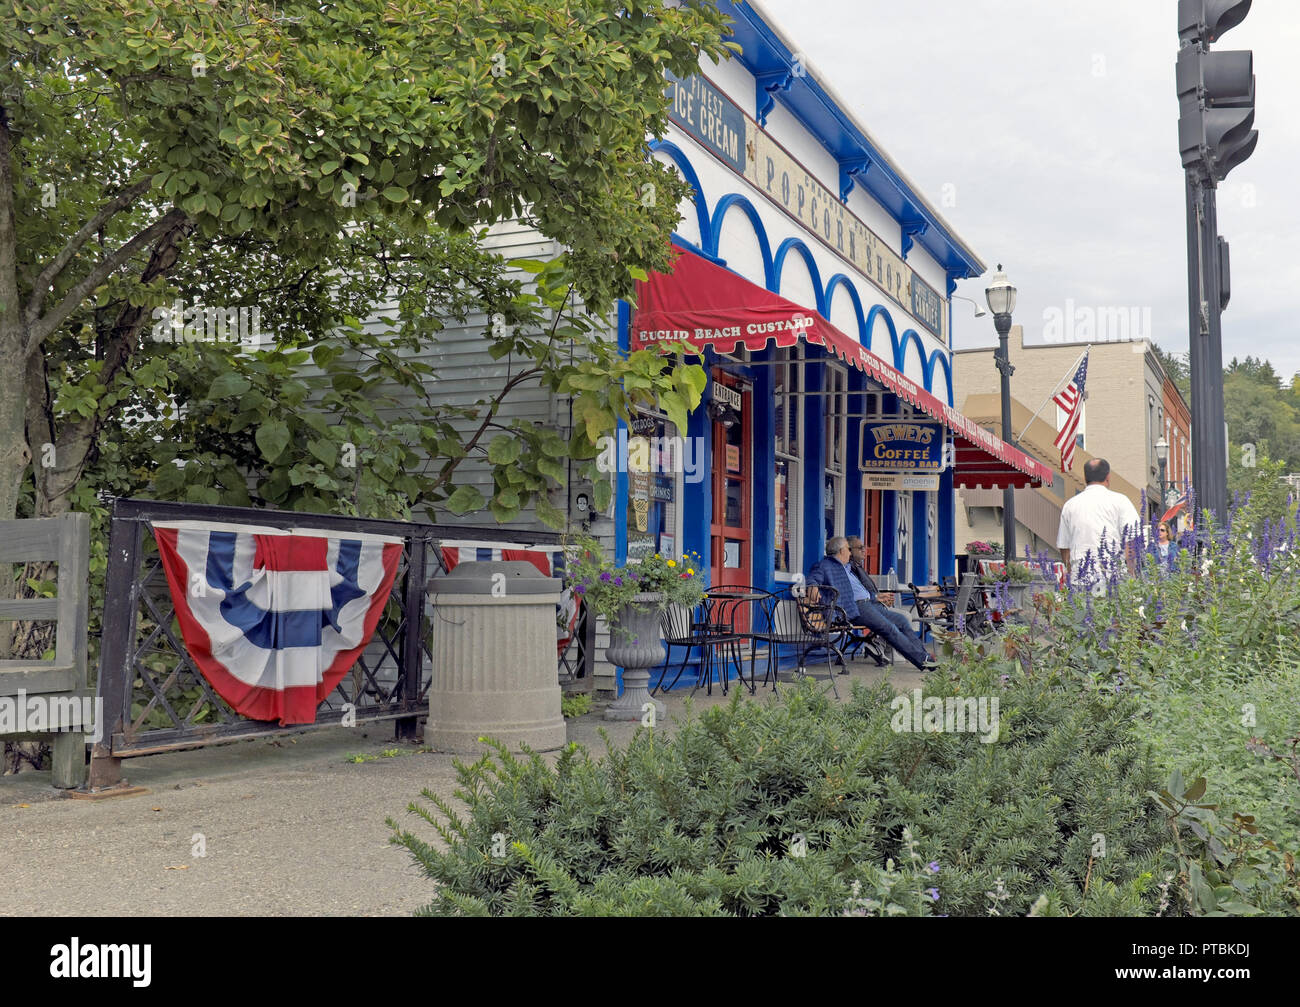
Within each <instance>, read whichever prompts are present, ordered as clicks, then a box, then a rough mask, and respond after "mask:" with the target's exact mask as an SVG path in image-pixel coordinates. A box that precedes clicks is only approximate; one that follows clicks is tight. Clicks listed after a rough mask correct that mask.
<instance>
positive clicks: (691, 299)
mask: <svg viewBox="0 0 1300 1007" xmlns="http://www.w3.org/2000/svg"><path fill="white" fill-rule="evenodd" d="M675 251H677V252H678V253H679V254H678V257H677V260H676V262H675V263H674V265H673V272H672V273H671V274H666V273H653V274H651V276H650V278H649V279H648V280H645V281H643V282H639V283H638V284H637V304H638V307H637V310H636V311H635V313H634V314H633V316H632V335H631V345H632V349H634V350H640V349H645V348H646V347H648V346H652V345H654V344H655V343H662V342H670V341H673V340H681V341H683V342H687V343H690V344H691V345H692V346H697V347H699V348H701V349H703V348H704V347H712V348H713V349H714V350H717V351H718V352H720V353H734V352H735V351H736V348H737V347H738V346H744V347H745V348H746V349H748V350H750V351H751V352H757V351H759V350H762V349H764V348H765V347H767V346H769V345H772V344H775V345H776V346H782V347H785V346H794V345H795V343H797V342H798V341H799V340H800V339H803V340H804V341H805V342H808V343H812V344H813V345H814V346H821V347H823V348H824V349H825V350H826V351H827V352H828V353H830V354H831V355H833V356H835V357H837V358H839V359H840V360H842V361H843V362H844V363H846V364H848V365H849V366H851V367H855V368H857V369H858V370H859V371H862V372H863V373H865V374H866V375H867V376H868V377H869V378H871V380H872V381H874V382H876V383H877V384H879V385H881V386H882V387H884V388H885V389H886V390H888V391H890V392H893V393H894V394H895V395H897V396H899V397H900V398H901V399H903V401H905V402H907V403H909V404H910V405H912V406H914V407H915V408H917V409H920V410H921V411H922V412H924V413H927V414H928V415H929V416H931V417H932V418H934V419H936V420H938V421H940V422H941V423H943V424H944V425H945V426H947V427H948V428H950V429H951V430H952V431H953V433H954V434H955V435H956V438H957V445H956V446H957V458H956V462H957V464H956V473H955V478H954V482H955V484H956V485H958V486H987V487H991V488H997V487H1004V486H1008V485H1011V486H1015V487H1025V486H1037V485H1041V484H1042V483H1044V482H1046V483H1049V484H1050V483H1051V481H1052V470H1051V469H1050V468H1048V467H1047V466H1046V465H1043V464H1042V463H1041V462H1039V461H1037V460H1036V459H1034V458H1032V457H1030V456H1029V455H1027V454H1025V453H1024V452H1023V451H1021V450H1020V449H1019V448H1014V447H1012V446H1011V445H1010V444H1007V443H1006V442H1004V441H1002V440H1001V439H1000V438H998V437H996V436H994V435H993V434H992V433H990V432H989V431H987V430H985V429H984V428H983V427H981V426H979V424H977V423H975V422H974V421H973V420H971V419H969V418H968V417H966V416H963V415H962V414H961V413H959V412H957V410H956V409H953V408H952V406H950V405H948V404H947V403H945V402H943V401H941V400H940V399H938V398H936V397H935V396H934V395H931V394H930V393H929V392H928V391H926V390H925V389H924V388H921V387H920V386H918V385H917V384H916V383H915V382H914V381H912V380H910V379H909V378H907V377H904V376H903V375H902V374H900V373H899V372H898V371H896V370H894V368H892V367H890V366H889V365H888V364H887V363H885V361H883V360H882V359H881V358H880V357H878V356H876V355H875V354H874V353H872V352H871V351H870V350H868V349H867V348H866V347H865V346H863V345H862V344H861V343H859V342H858V341H857V340H856V339H854V338H852V337H850V336H846V335H845V334H844V333H843V332H841V331H840V330H839V329H837V328H835V326H833V325H832V324H831V323H830V322H828V321H827V320H826V319H825V318H823V317H822V316H821V315H819V314H818V313H817V312H816V311H813V310H811V309H809V308H804V307H801V306H800V305H798V304H795V303H794V301H791V300H787V299H786V298H784V297H782V296H781V295H780V294H774V293H772V292H771V291H770V290H764V289H763V288H762V287H760V286H758V285H757V284H754V283H750V282H749V281H748V280H746V279H745V278H744V277H742V276H737V275H736V274H735V273H733V272H731V270H729V269H726V268H724V267H723V266H719V265H717V264H715V263H712V262H710V261H708V260H707V259H705V258H702V257H701V256H699V255H696V254H694V253H693V252H689V251H687V250H685V249H681V248H676V249H675Z"/></svg>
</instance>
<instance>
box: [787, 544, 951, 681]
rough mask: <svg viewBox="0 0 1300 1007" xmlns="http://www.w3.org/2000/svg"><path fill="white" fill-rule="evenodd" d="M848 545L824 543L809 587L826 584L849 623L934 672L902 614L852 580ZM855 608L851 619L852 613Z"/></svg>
mask: <svg viewBox="0 0 1300 1007" xmlns="http://www.w3.org/2000/svg"><path fill="white" fill-rule="evenodd" d="M850 557H851V551H850V549H849V541H848V539H846V538H845V537H844V536H842V535H836V536H835V537H834V538H832V539H831V540H830V541H829V542H827V543H826V555H825V556H824V557H823V558H822V559H820V560H818V561H817V563H816V564H815V565H814V566H813V568H812V570H811V571H810V572H809V573H808V583H809V584H825V585H826V586H827V587H833V588H835V590H836V591H837V592H838V593H839V600H840V603H841V605H843V607H844V608H845V610H846V611H847V612H848V614H849V619H850V621H851V622H854V623H856V624H857V625H859V626H866V627H868V628H869V629H870V630H871V631H872V632H873V633H875V634H876V635H877V636H879V637H880V638H881V639H882V640H884V641H885V642H886V643H888V644H889V645H890V646H891V647H893V648H894V649H895V650H896V651H898V652H899V653H900V654H902V655H903V656H904V657H905V658H907V659H908V660H909V661H910V662H911V663H912V664H914V665H915V666H916V667H918V668H920V669H922V670H924V671H928V670H930V669H931V668H936V667H938V665H937V664H936V663H935V660H934V658H933V657H931V656H930V652H929V651H928V650H926V649H925V645H924V644H923V643H921V640H920V638H919V637H918V636H917V635H916V634H915V633H913V632H912V623H911V621H910V620H909V619H908V618H907V616H905V615H904V614H903V613H902V612H895V611H894V610H893V609H890V608H886V607H885V605H884V604H883V603H882V602H880V601H879V600H878V599H877V597H876V596H875V595H874V594H873V592H872V591H870V590H869V589H868V588H867V586H866V585H865V584H864V583H863V582H862V581H861V580H859V579H858V578H857V577H856V576H854V573H853V568H852V567H851V565H850V563H849V559H850ZM854 607H856V608H857V614H856V615H854V613H853V609H854Z"/></svg>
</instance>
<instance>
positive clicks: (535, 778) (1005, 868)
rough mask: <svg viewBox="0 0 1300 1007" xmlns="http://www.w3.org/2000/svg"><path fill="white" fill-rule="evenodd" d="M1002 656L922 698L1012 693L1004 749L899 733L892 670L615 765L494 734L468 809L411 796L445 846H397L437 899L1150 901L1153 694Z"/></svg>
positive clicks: (734, 905)
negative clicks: (1148, 735)
mask: <svg viewBox="0 0 1300 1007" xmlns="http://www.w3.org/2000/svg"><path fill="white" fill-rule="evenodd" d="M999 668H1000V665H998V664H997V662H996V661H994V660H992V659H989V660H985V661H983V662H982V663H979V664H976V665H972V667H971V668H970V669H964V671H968V672H969V674H968V675H967V674H963V677H962V681H960V682H958V683H954V682H953V681H952V680H951V679H949V678H945V677H942V676H939V675H934V676H931V677H930V679H929V680H928V681H927V693H926V694H927V695H944V694H948V695H951V694H953V693H954V692H955V691H958V690H959V689H961V690H964V691H965V692H964V694H966V695H972V696H988V697H993V696H996V697H997V698H998V700H999V701H1000V706H999V708H1000V711H1001V713H1000V724H999V737H998V740H997V742H996V743H993V744H985V743H983V742H981V741H980V740H979V735H977V734H959V733H951V734H943V733H937V734H936V733H923V734H912V733H900V732H897V731H895V730H894V729H893V728H892V727H891V700H892V698H893V692H892V690H891V689H890V688H889V687H888V685H881V686H878V687H876V688H874V689H871V690H867V689H864V688H862V687H861V686H858V687H856V688H855V689H854V691H853V695H852V697H851V699H849V700H848V701H847V702H844V703H835V702H832V701H831V700H830V699H828V698H827V697H826V696H825V695H823V694H821V693H819V692H818V691H817V689H816V688H815V687H814V686H813V685H812V684H811V683H808V682H804V683H802V684H801V685H799V686H798V687H795V688H791V689H787V690H783V691H782V693H781V695H780V697H775V698H769V699H768V700H767V701H755V700H753V699H749V700H742V699H741V698H740V696H739V694H738V695H737V696H736V697H734V698H733V700H732V701H731V703H730V704H728V705H726V706H721V707H715V708H713V709H710V710H708V711H706V712H705V713H704V714H702V715H701V716H699V717H693V716H692V717H688V718H687V719H686V720H685V721H684V722H683V723H681V724H680V725H679V726H678V727H677V729H676V730H675V731H674V733H673V734H672V736H671V737H670V738H667V739H665V738H664V737H663V736H662V735H661V734H656V733H655V732H654V731H653V730H647V729H641V730H640V731H639V732H638V733H637V734H636V735H635V736H634V737H633V739H632V740H631V741H630V742H629V743H628V745H627V746H626V747H625V748H619V747H616V746H613V745H611V746H610V748H609V753H608V755H607V756H606V757H604V758H602V759H598V760H597V759H592V758H591V757H590V755H589V754H588V753H587V752H586V751H585V750H584V749H582V748H579V747H578V746H575V745H570V746H569V747H568V748H566V749H565V750H564V751H563V752H562V753H561V755H560V756H559V759H558V761H557V762H556V764H555V765H554V766H552V765H550V764H549V763H548V762H547V760H545V759H543V758H542V757H541V756H538V755H535V754H533V755H529V756H526V757H524V758H516V757H515V756H512V755H511V754H510V753H509V752H508V751H507V750H505V749H504V748H502V747H499V746H498V747H497V748H496V754H495V755H491V754H489V755H485V756H484V757H483V758H482V759H480V760H479V761H478V762H476V763H474V764H472V765H465V764H463V763H458V764H457V773H458V778H459V787H458V789H457V791H456V795H455V796H456V798H458V799H459V800H460V801H461V802H463V803H464V804H465V805H466V807H467V811H466V812H464V813H461V812H458V811H457V810H456V809H455V808H454V807H453V805H452V804H451V802H449V801H447V800H444V799H443V798H440V797H438V796H437V795H435V794H433V793H431V792H430V791H428V790H426V791H424V797H425V798H426V799H427V800H428V801H429V802H431V803H432V804H433V805H434V806H435V807H436V808H437V811H438V813H435V812H433V811H430V810H429V809H428V808H426V807H423V806H421V805H418V804H412V805H411V806H410V808H409V810H410V811H412V812H414V813H415V814H416V815H418V816H420V817H421V818H422V819H424V820H425V821H427V822H429V823H431V824H432V825H433V826H434V828H435V829H436V830H437V832H438V833H439V835H440V836H441V837H442V840H443V841H444V843H445V844H446V848H445V849H443V848H435V847H434V846H432V845H430V844H428V843H426V842H424V841H423V840H422V839H420V838H419V837H417V836H415V835H414V834H412V833H409V832H406V831H402V830H400V829H398V827H397V825H396V824H395V823H394V822H393V821H392V820H391V819H390V820H389V825H390V826H391V827H392V828H393V829H394V831H395V832H396V833H397V834H396V835H395V836H394V837H393V841H394V842H395V843H398V844H400V845H403V846H405V847H406V848H407V849H408V850H409V851H410V852H411V854H412V855H413V856H414V858H415V860H416V861H417V862H418V863H419V865H420V866H421V867H422V869H423V870H424V872H425V874H426V875H427V876H428V877H429V878H431V879H432V880H433V881H434V882H436V888H435V889H434V892H433V901H432V902H431V903H430V904H429V905H428V906H427V907H426V908H425V909H424V910H423V912H424V913H427V914H432V915H459V914H474V915H493V916H496V915H570V914H579V915H605V914H619V915H624V914H627V915H744V916H751V915H754V916H756V915H777V914H781V915H808V914H816V915H840V914H843V913H846V912H849V913H856V912H865V913H872V914H874V913H875V912H881V913H883V914H889V915H893V914H898V913H906V914H909V915H923V914H946V915H951V916H956V915H985V914H989V913H990V912H995V913H996V914H998V915H1024V914H1026V913H1027V912H1029V910H1030V909H1031V908H1032V907H1033V905H1034V903H1035V902H1036V900H1038V898H1039V896H1040V895H1043V894H1047V895H1048V903H1049V904H1050V905H1052V906H1056V907H1060V908H1061V911H1065V912H1071V913H1080V912H1082V913H1095V914H1098V915H1115V914H1121V913H1142V912H1154V909H1155V906H1156V900H1157V898H1158V893H1157V892H1156V887H1155V884H1154V881H1153V879H1154V877H1155V870H1156V867H1157V866H1158V862H1157V861H1158V854H1159V849H1160V841H1161V838H1162V836H1163V835H1164V834H1165V829H1164V823H1163V822H1162V821H1161V820H1160V817H1159V816H1158V815H1153V814H1151V813H1150V810H1149V808H1150V806H1149V804H1148V803H1147V798H1146V796H1145V794H1146V792H1147V791H1148V790H1152V789H1154V787H1155V786H1156V777H1155V775H1154V773H1153V771H1152V769H1151V766H1150V765H1149V763H1148V762H1146V761H1144V760H1143V758H1142V755H1141V751H1140V748H1139V746H1138V745H1137V744H1135V743H1134V742H1133V740H1132V738H1131V736H1130V725H1131V722H1132V720H1133V718H1134V717H1135V716H1136V714H1137V702H1136V700H1135V699H1133V698H1131V697H1123V696H1115V695H1113V694H1106V693H1104V692H1098V691H1096V690H1089V691H1087V692H1086V693H1084V694H1081V693H1080V690H1079V688H1078V686H1077V682H1076V681H1074V680H1070V681H1056V682H1048V681H1042V680H1031V679H1028V678H1025V677H1024V676H1019V677H1011V678H1010V679H1009V680H1008V681H1007V682H1006V683H1003V682H1002V681H1001V680H1000V675H999V673H998V669H999ZM954 684H956V686H957V688H954ZM606 740H607V741H608V739H606ZM462 815H463V817H462ZM1098 835H1101V836H1104V837H1105V843H1106V848H1105V852H1104V855H1097V854H1096V852H1095V847H1096V838H1095V837H1097V836H1098ZM935 868H937V870H935Z"/></svg>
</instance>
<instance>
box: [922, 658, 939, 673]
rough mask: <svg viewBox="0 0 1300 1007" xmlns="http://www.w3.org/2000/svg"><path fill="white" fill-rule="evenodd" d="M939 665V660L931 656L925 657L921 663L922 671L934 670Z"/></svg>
mask: <svg viewBox="0 0 1300 1007" xmlns="http://www.w3.org/2000/svg"><path fill="white" fill-rule="evenodd" d="M938 667H939V662H938V661H936V660H935V659H934V658H932V657H927V658H926V659H925V661H924V663H922V665H921V670H922V671H934V670H935V669H937V668H938Z"/></svg>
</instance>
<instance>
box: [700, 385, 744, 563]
mask: <svg viewBox="0 0 1300 1007" xmlns="http://www.w3.org/2000/svg"><path fill="white" fill-rule="evenodd" d="M713 381H714V392H713V395H714V399H715V401H722V402H723V403H724V404H726V405H728V406H729V407H730V409H729V411H728V412H727V414H726V415H725V416H724V417H723V418H722V419H720V420H719V419H715V420H714V421H713V472H712V478H713V514H712V520H711V522H710V526H709V532H710V548H711V555H710V557H709V561H710V570H709V574H710V583H711V584H713V585H715V586H719V587H720V586H723V585H728V584H743V585H746V586H748V585H749V584H750V583H751V576H752V575H751V570H752V566H751V563H752V557H751V548H750V546H751V542H750V510H751V503H752V494H753V472H752V464H753V462H752V451H751V450H750V448H751V441H750V428H751V425H752V423H751V421H752V418H753V405H752V402H751V398H752V395H751V393H750V391H749V389H748V388H746V387H745V386H744V385H743V384H742V383H741V382H740V381H739V380H737V379H735V378H733V377H731V376H730V375H726V374H723V373H722V372H721V371H715V372H714V374H713ZM727 421H730V423H731V425H730V426H727Z"/></svg>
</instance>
